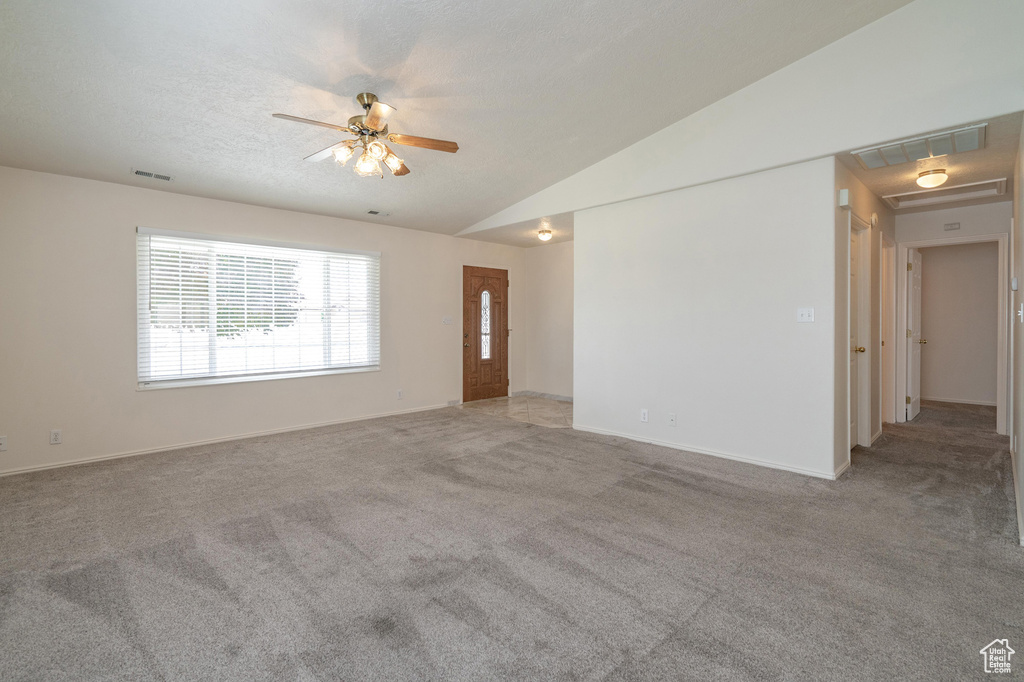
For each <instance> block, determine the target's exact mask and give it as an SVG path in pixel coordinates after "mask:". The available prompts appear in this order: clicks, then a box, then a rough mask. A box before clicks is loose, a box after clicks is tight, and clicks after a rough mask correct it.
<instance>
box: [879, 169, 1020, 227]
mask: <svg viewBox="0 0 1024 682" xmlns="http://www.w3.org/2000/svg"><path fill="white" fill-rule="evenodd" d="M1003 194H1006V178H999V179H997V180H985V181H983V182H969V183H967V184H964V185H953V186H951V187H937V188H935V189H923V190H918V191H916V192H905V193H903V194H889V195H886V196H884V197H882V199H884V200H885V203H887V204H889V205H890V206H892V207H893V208H896V209H901V208H922V207H930V206H935V205H936V204H949V203H952V202H954V201H975V200H977V199H985V198H988V197H997V196H1001V195H1003ZM952 229H957V228H952Z"/></svg>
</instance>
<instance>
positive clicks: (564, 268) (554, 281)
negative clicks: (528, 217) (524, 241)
mask: <svg viewBox="0 0 1024 682" xmlns="http://www.w3.org/2000/svg"><path fill="white" fill-rule="evenodd" d="M525 260H526V278H525V281H524V282H513V283H512V286H513V287H518V286H524V287H525V288H526V304H525V309H526V315H527V323H526V349H527V363H526V364H527V377H526V385H527V386H529V390H531V391H537V392H539V393H548V394H551V395H556V396H561V397H570V396H572V344H573V338H572V331H573V329H572V304H573V281H572V280H573V242H571V241H570V242H561V243H559V244H545V245H543V246H535V247H533V248H530V249H526V255H525Z"/></svg>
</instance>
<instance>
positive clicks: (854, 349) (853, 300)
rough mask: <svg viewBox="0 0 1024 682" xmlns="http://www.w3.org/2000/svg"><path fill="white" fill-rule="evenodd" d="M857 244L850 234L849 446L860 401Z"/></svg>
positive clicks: (854, 438)
mask: <svg viewBox="0 0 1024 682" xmlns="http://www.w3.org/2000/svg"><path fill="white" fill-rule="evenodd" d="M858 246H859V245H858V243H857V235H856V233H851V234H850V448H853V447H854V446H856V445H857V411H858V410H857V406H858V405H859V403H860V391H859V390H858V389H859V386H858V381H857V379H858V374H859V372H858V371H857V370H858V366H857V365H858V363H857V358H858V357H860V348H861V346H860V334H859V333H858V328H857V327H858V320H860V312H859V311H860V307H859V305H858V303H859V300H858V299H859V298H860V296H859V293H860V280H859V279H858V277H857V273H859V272H860V270H859V269H858V266H859V254H858V251H859V249H858V248H857V247H858Z"/></svg>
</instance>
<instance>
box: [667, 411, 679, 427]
mask: <svg viewBox="0 0 1024 682" xmlns="http://www.w3.org/2000/svg"><path fill="white" fill-rule="evenodd" d="M668 425H669V426H679V424H678V422H677V420H676V413H675V412H669V413H668Z"/></svg>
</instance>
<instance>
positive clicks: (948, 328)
mask: <svg viewBox="0 0 1024 682" xmlns="http://www.w3.org/2000/svg"><path fill="white" fill-rule="evenodd" d="M921 256H922V278H923V281H922V286H921V291H922V305H921V336H922V337H923V338H925V339H927V341H928V344H927V345H926V346H925V347H924V348H922V349H921V350H922V353H921V397H922V398H923V399H925V400H945V401H951V402H961V403H975V404H983V405H995V404H996V351H997V348H998V345H999V344H998V337H997V318H996V315H997V310H998V305H997V298H998V293H999V291H998V286H999V283H998V272H999V246H998V244H996V243H995V242H982V243H980V244H959V245H955V246H937V247H932V248H927V249H921Z"/></svg>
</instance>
